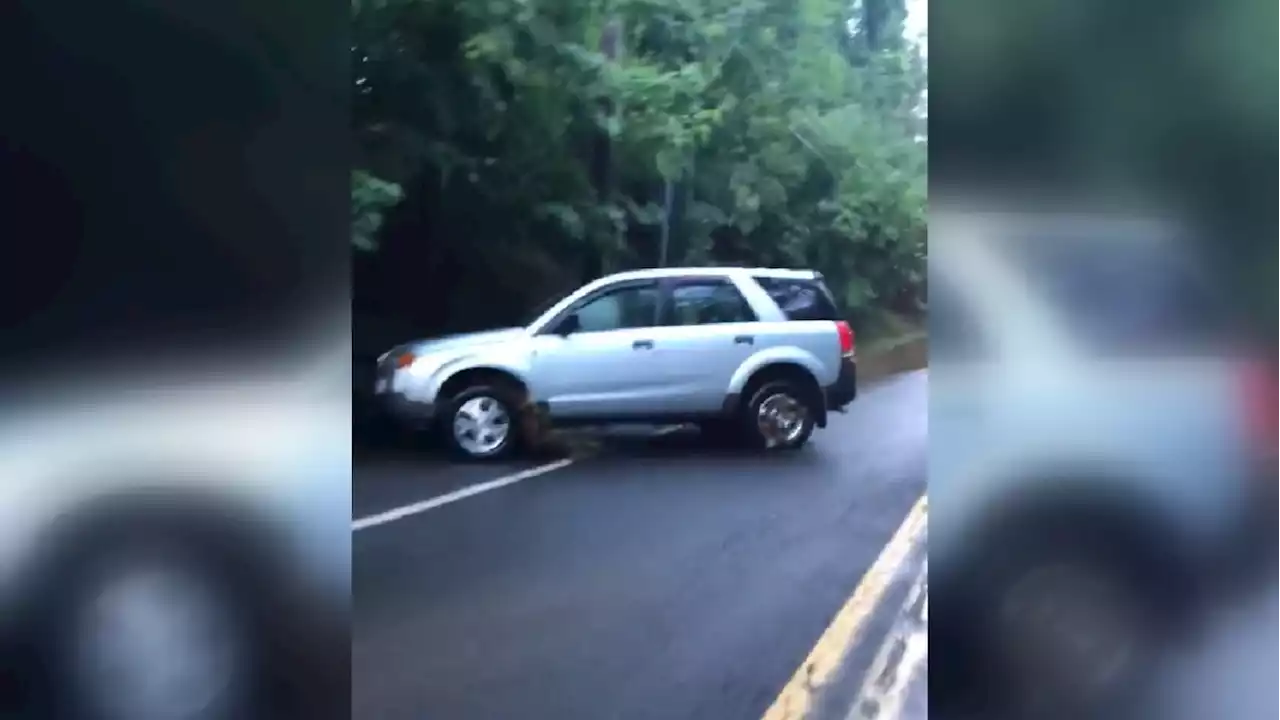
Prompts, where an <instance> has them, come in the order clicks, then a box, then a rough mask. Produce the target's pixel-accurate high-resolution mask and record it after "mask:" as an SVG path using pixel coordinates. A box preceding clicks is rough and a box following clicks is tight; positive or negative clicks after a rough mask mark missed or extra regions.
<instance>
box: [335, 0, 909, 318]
mask: <svg viewBox="0 0 1280 720" xmlns="http://www.w3.org/2000/svg"><path fill="white" fill-rule="evenodd" d="M352 8H353V23H354V25H353V27H354V37H355V39H354V44H353V47H352V54H353V63H354V72H353V82H354V83H355V94H356V103H355V105H356V111H355V127H354V131H355V136H356V152H357V156H358V166H359V171H358V172H356V173H355V174H354V176H353V188H352V200H353V217H352V223H353V224H352V238H353V242H354V243H355V244H356V246H357V253H356V262H357V265H356V273H357V275H356V283H355V285H356V298H355V301H356V307H357V312H358V313H361V314H362V315H364V316H366V317H369V316H381V317H383V318H391V317H395V318H399V319H400V320H402V321H403V323H402V324H403V325H404V326H406V327H408V326H412V329H413V330H415V331H419V332H435V331H443V330H451V329H459V328H464V327H469V326H477V325H485V324H493V323H502V322H512V321H514V320H516V319H518V318H517V315H518V313H519V312H520V311H521V310H522V309H524V308H527V307H528V306H530V305H533V304H536V303H537V302H538V301H539V300H541V299H542V298H543V297H545V296H547V295H548V294H551V293H555V292H558V291H561V290H563V289H565V288H566V287H569V286H573V285H577V284H579V283H580V282H582V281H583V280H585V279H588V278H590V277H593V276H596V275H599V274H601V273H604V272H609V271H613V270H617V269H622V268H627V267H639V266H650V265H655V264H659V263H661V262H666V264H672V265H676V264H735V265H739V264H748V265H769V266H805V267H814V268H817V269H819V270H821V271H822V272H823V273H824V274H826V276H827V278H828V281H829V284H830V285H831V286H832V288H833V290H834V291H835V292H836V294H837V295H838V296H839V297H840V299H841V300H842V301H843V303H844V304H845V305H846V307H847V309H848V311H849V312H850V314H851V315H852V316H854V317H855V318H866V319H872V318H874V317H875V316H877V315H878V314H879V311H882V310H889V309H893V310H897V311H898V312H911V311H914V310H916V309H918V308H919V306H920V303H921V302H922V298H923V287H922V283H923V279H922V278H923V274H924V273H923V270H924V259H925V221H926V218H925V209H926V206H925V193H926V147H925V137H924V136H925V130H924V120H923V110H922V107H923V90H924V84H925V68H924V60H923V56H922V54H921V52H920V49H919V47H918V46H917V44H916V43H914V42H908V41H907V40H906V39H904V33H903V20H904V17H905V10H904V6H903V0H864V1H863V2H854V3H850V2H848V0H608V1H606V0H581V1H580V2H574V3H554V2H546V1H545V0H541V1H540V0H475V1H474V2H457V0H381V1H375V0H353V6H352ZM668 211H669V212H668ZM664 237H666V238H667V241H666V242H665V243H664V242H663V238H664ZM664 248H665V253H664Z"/></svg>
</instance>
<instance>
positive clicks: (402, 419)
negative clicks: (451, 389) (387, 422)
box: [377, 392, 436, 429]
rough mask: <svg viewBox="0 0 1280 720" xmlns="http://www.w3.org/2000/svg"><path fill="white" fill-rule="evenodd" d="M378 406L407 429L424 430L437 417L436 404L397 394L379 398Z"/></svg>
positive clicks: (386, 394)
mask: <svg viewBox="0 0 1280 720" xmlns="http://www.w3.org/2000/svg"><path fill="white" fill-rule="evenodd" d="M377 402H378V406H379V407H380V408H381V410H382V412H384V413H385V414H386V415H387V416H388V417H389V418H390V419H391V420H393V421H395V422H396V423H397V424H399V425H403V426H405V427H410V428H417V429H423V428H426V427H428V426H430V425H431V423H432V422H433V421H434V420H435V417H436V406H435V403H429V402H419V401H417V400H413V399H411V398H407V397H405V396H404V395H401V394H399V393H395V392H388V393H385V394H382V395H379V396H377Z"/></svg>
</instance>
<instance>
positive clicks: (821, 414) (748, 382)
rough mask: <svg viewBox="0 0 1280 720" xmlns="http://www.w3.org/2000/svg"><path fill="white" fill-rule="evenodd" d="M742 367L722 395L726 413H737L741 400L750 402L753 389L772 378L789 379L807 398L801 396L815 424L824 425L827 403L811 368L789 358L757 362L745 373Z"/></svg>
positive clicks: (757, 388) (754, 390)
mask: <svg viewBox="0 0 1280 720" xmlns="http://www.w3.org/2000/svg"><path fill="white" fill-rule="evenodd" d="M744 369H745V366H744ZM744 369H740V370H739V373H740V374H741V375H742V377H741V379H739V378H737V377H735V378H734V385H733V386H731V389H730V392H729V393H728V394H727V395H726V400H725V408H724V409H725V412H726V414H729V415H733V414H736V413H738V412H739V411H740V410H741V409H742V407H743V405H744V404H745V403H748V402H750V401H751V397H752V396H753V395H754V394H755V393H756V391H757V390H759V389H760V388H761V387H763V386H764V385H765V384H766V383H769V382H773V381H775V380H789V381H791V382H795V383H797V384H799V385H800V387H801V389H802V391H803V392H804V393H805V394H806V396H807V397H806V398H805V399H806V400H808V401H809V403H810V407H812V408H813V409H814V411H815V412H816V414H817V417H815V418H814V420H815V424H817V426H818V427H826V425H827V404H826V400H825V398H824V397H823V394H822V393H823V391H822V386H821V385H819V384H818V380H817V378H816V377H815V374H814V372H813V369H812V368H810V367H809V366H808V365H806V364H804V363H803V362H800V361H796V360H794V359H791V358H780V359H776V360H772V361H769V360H766V361H764V362H761V363H758V364H756V365H754V366H752V367H751V368H750V370H749V371H746V372H744ZM733 387H736V388H737V391H736V392H735V391H734V390H733V389H732V388H733Z"/></svg>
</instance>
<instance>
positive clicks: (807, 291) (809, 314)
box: [755, 277, 844, 320]
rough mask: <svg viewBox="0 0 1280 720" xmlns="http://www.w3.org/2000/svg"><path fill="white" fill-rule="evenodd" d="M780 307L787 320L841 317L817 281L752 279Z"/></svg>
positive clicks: (819, 281) (822, 286)
mask: <svg viewBox="0 0 1280 720" xmlns="http://www.w3.org/2000/svg"><path fill="white" fill-rule="evenodd" d="M755 280H756V282H757V283H759V285H760V287H762V288H764V291H765V292H767V293H769V297H771V298H773V301H774V302H775V303H777V305H778V307H779V308H781V309H782V312H783V314H785V315H786V316H787V319H788V320H843V319H844V317H843V316H842V315H841V313H840V311H839V310H838V309H837V308H836V304H835V301H834V300H833V299H832V297H831V291H830V290H828V289H827V286H826V285H824V284H823V283H822V281H821V280H798V279H797V280H792V279H788V278H771V277H758V278H756V279H755Z"/></svg>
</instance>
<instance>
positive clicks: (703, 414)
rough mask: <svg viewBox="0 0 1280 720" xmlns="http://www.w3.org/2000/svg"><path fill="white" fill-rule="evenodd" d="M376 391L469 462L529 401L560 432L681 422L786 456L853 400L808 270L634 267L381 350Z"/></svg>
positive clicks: (506, 432) (502, 441)
mask: <svg viewBox="0 0 1280 720" xmlns="http://www.w3.org/2000/svg"><path fill="white" fill-rule="evenodd" d="M374 392H375V394H376V395H378V396H379V397H380V398H381V399H382V401H383V402H384V404H385V407H386V408H387V409H389V410H390V412H391V413H392V415H393V416H394V417H395V418H396V419H397V420H398V421H400V422H403V423H408V424H410V425H413V426H416V427H418V428H423V429H432V430H436V431H439V432H441V433H442V434H443V435H444V437H445V438H446V439H447V441H448V442H449V444H450V446H451V447H452V448H453V449H454V450H455V451H456V452H457V453H458V454H460V455H461V456H463V457H465V458H470V459H489V458H495V457H499V456H502V455H506V454H508V453H510V452H513V451H514V450H515V449H516V447H517V445H518V444H519V441H520V439H521V437H522V435H523V433H520V432H516V431H515V430H514V428H513V426H514V425H515V424H516V418H517V417H519V415H520V413H521V411H522V410H523V409H524V408H525V407H526V406H528V405H529V404H534V405H536V406H537V407H538V408H540V409H541V410H543V411H544V413H545V416H546V417H548V418H549V419H550V420H551V421H552V422H553V423H555V424H558V425H560V424H592V425H598V424H610V423H686V422H692V423H697V424H698V425H699V426H701V427H702V428H703V430H704V431H706V432H709V433H714V434H716V435H719V436H732V437H734V438H741V439H745V440H746V441H748V442H750V443H752V444H754V445H756V446H758V447H762V448H769V449H774V448H776V449H794V448H798V447H800V446H802V445H804V444H805V442H806V441H807V440H808V439H809V436H810V434H811V433H812V432H813V429H814V428H815V427H824V426H825V425H826V420H827V413H828V411H830V410H842V409H843V408H844V407H845V406H847V405H848V404H849V403H850V402H852V401H853V399H854V397H855V396H856V394H857V381H856V364H855V353H854V333H853V330H852V328H851V327H850V326H849V324H848V323H847V322H845V321H844V320H843V319H842V318H841V316H840V314H839V312H838V311H837V309H836V305H835V303H834V301H833V300H832V297H831V293H830V291H829V290H828V289H827V287H826V285H825V284H824V283H823V280H822V276H821V275H820V274H819V273H816V272H813V271H801V270H775V269H746V268H662V269H649V270H636V271H631V272H624V273H618V274H614V275H609V276H607V277H603V278H600V279H599V280H596V281H594V282H591V283H589V284H587V285H585V286H583V287H581V288H579V289H578V290H575V291H574V292H572V293H570V294H569V295H568V296H566V297H564V298H561V299H560V300H558V301H556V302H554V303H553V304H551V306H550V307H549V308H548V309H547V310H546V311H545V312H543V313H542V314H541V315H539V316H538V317H537V319H536V320H534V321H533V322H532V323H530V324H529V325H528V326H527V327H515V328H507V329H502V330H493V331H487V332H479V333H470V334H465V335H457V336H452V337H446V338H442V339H436V340H424V341H419V342H413V343H408V344H405V345H401V346H399V347H396V348H393V349H392V350H390V351H389V352H387V353H385V354H384V355H383V356H382V357H380V358H379V361H378V371H377V376H376V380H375V389H374Z"/></svg>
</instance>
